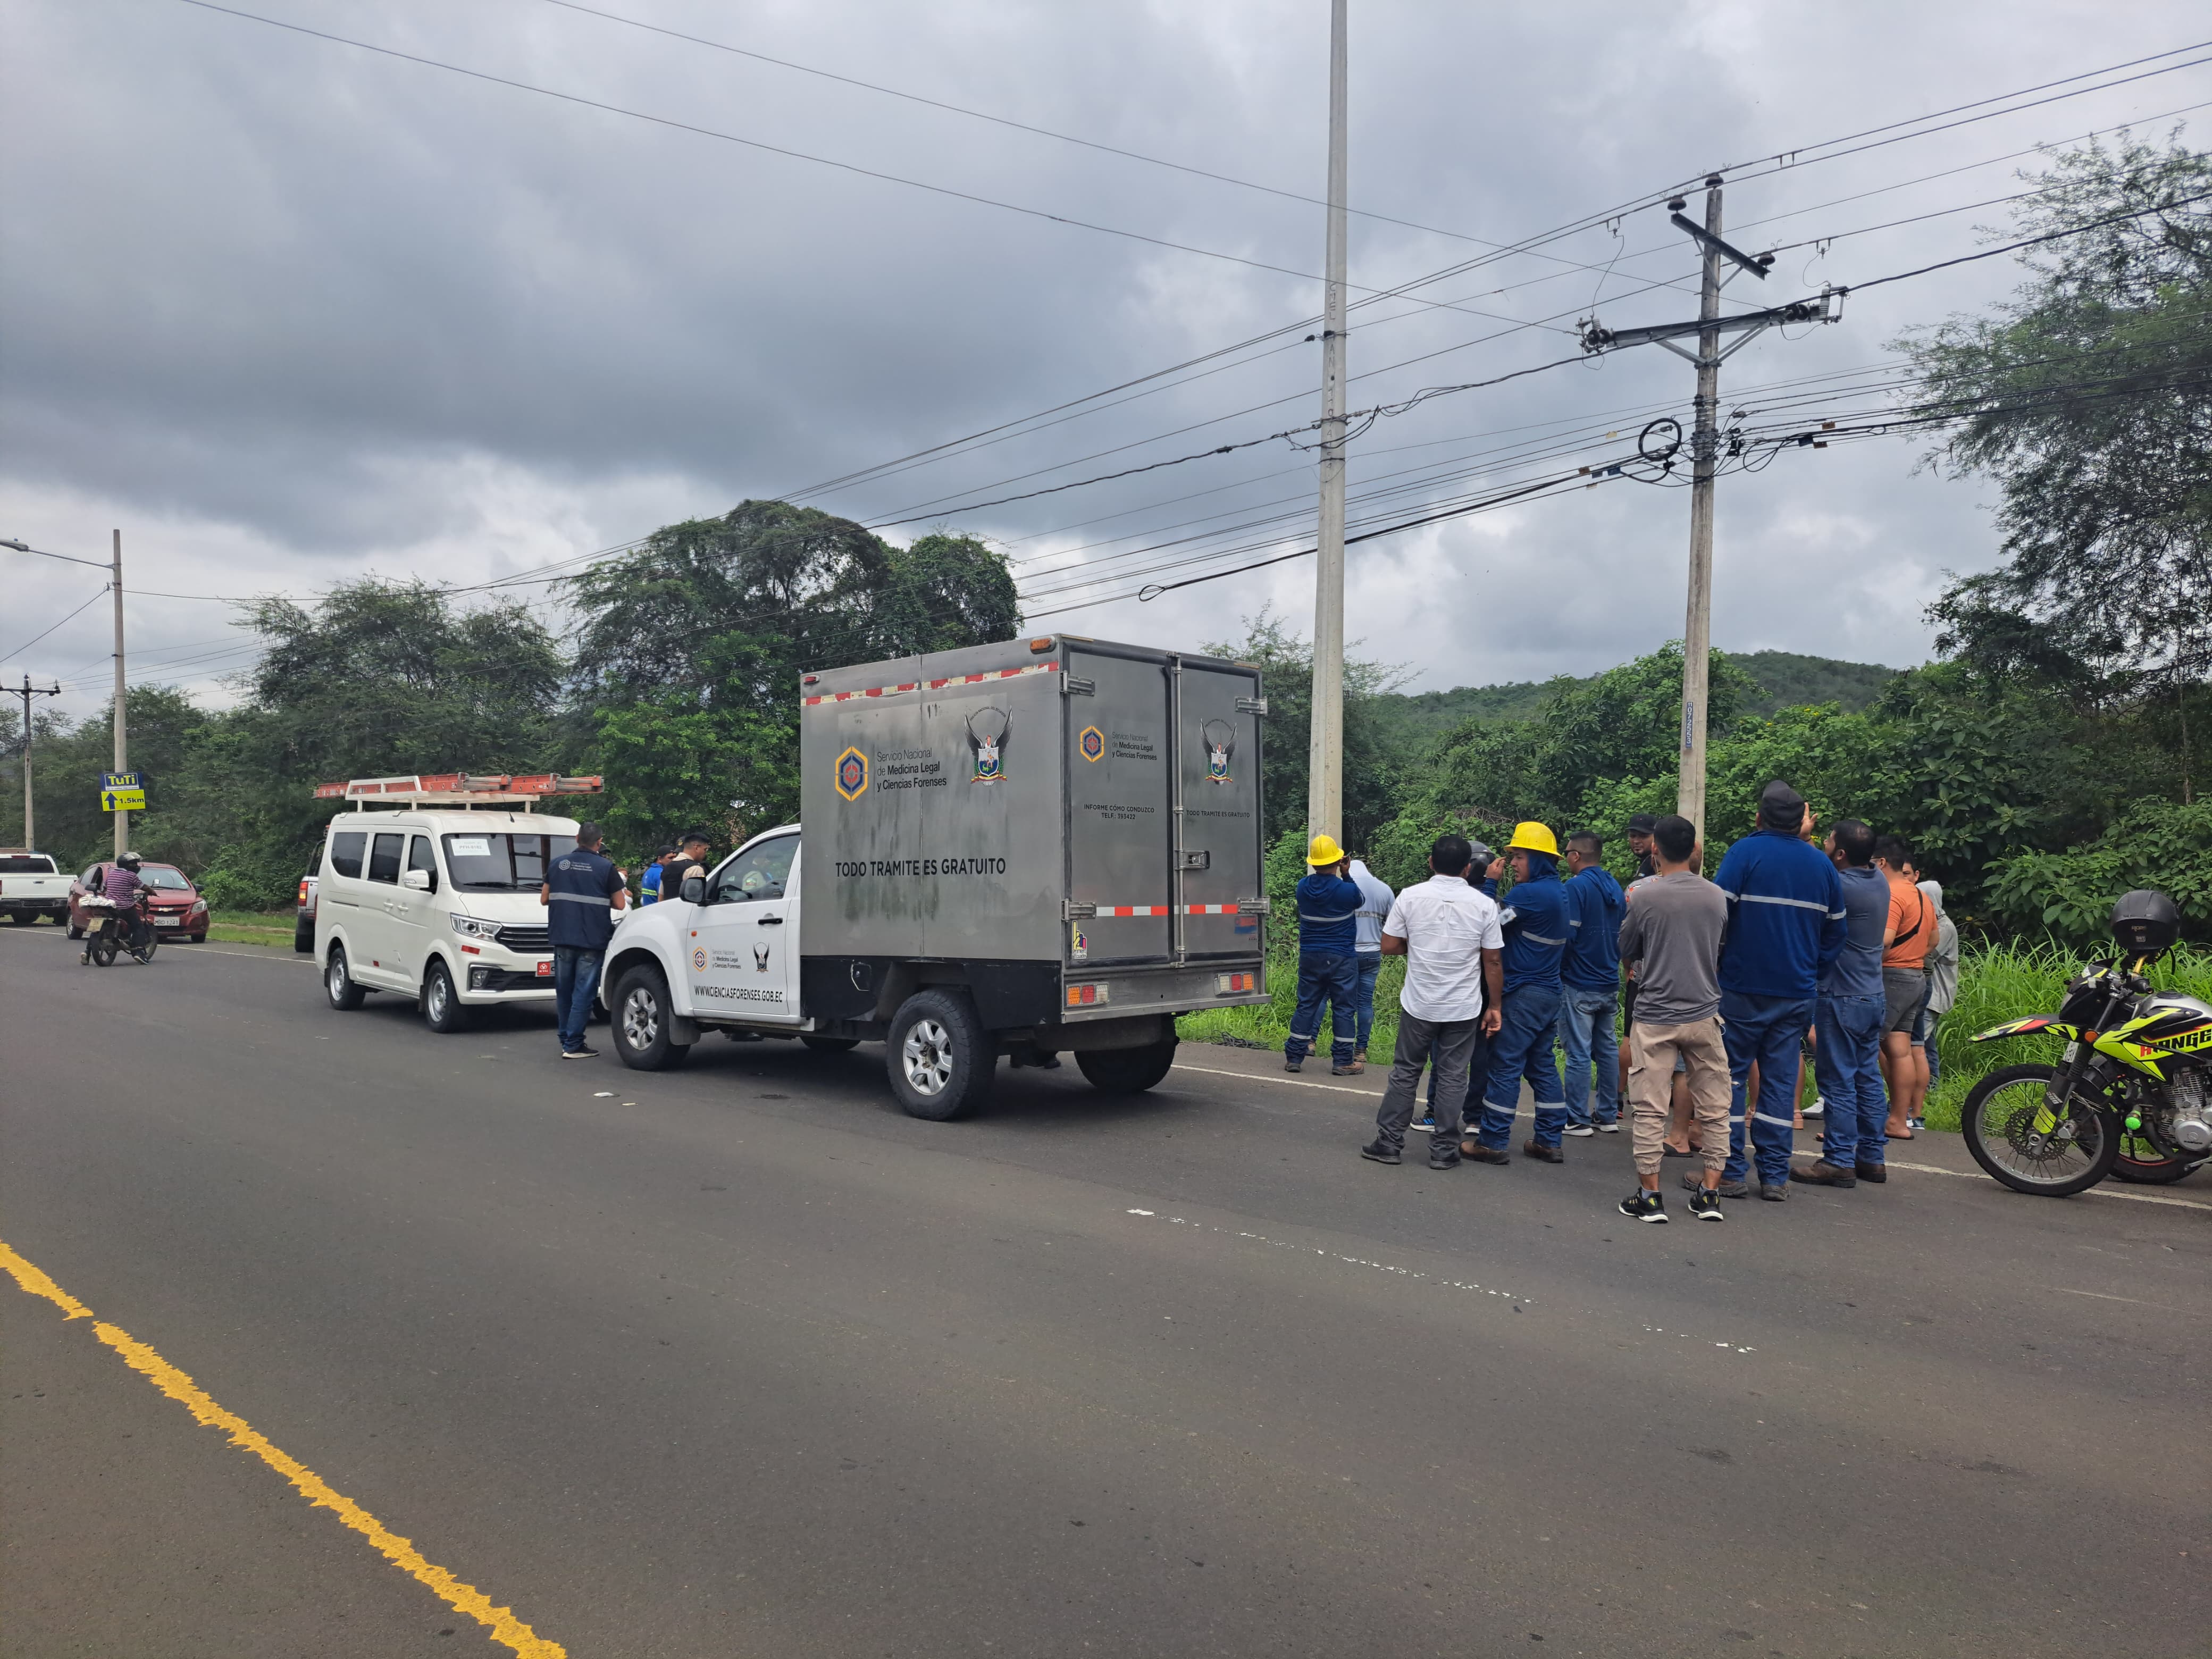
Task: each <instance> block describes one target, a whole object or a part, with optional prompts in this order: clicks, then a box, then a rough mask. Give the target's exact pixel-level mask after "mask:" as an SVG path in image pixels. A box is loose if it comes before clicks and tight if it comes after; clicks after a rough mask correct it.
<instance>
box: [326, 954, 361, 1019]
mask: <svg viewBox="0 0 2212 1659" xmlns="http://www.w3.org/2000/svg"><path fill="white" fill-rule="evenodd" d="M323 989H324V991H325V993H326V994H328V995H329V997H330V1000H331V1007H333V1008H335V1009H337V1011H338V1012H340V1013H342V1014H343V1013H349V1012H352V1011H353V1010H354V1009H356V1008H358V1007H360V1006H361V1000H362V998H363V997H365V996H367V995H368V992H366V991H364V990H362V988H361V987H360V986H358V985H356V984H355V983H354V982H353V975H352V974H351V973H350V972H349V971H348V969H347V968H346V953H345V946H344V945H332V946H331V959H330V960H329V961H328V962H327V963H324V964H323Z"/></svg>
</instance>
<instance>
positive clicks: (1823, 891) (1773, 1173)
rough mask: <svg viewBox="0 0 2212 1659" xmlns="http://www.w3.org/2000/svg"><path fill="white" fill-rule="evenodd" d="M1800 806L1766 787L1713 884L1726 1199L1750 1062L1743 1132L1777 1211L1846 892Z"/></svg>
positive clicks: (1738, 1169) (1737, 1188)
mask: <svg viewBox="0 0 2212 1659" xmlns="http://www.w3.org/2000/svg"><path fill="white" fill-rule="evenodd" d="M1804 827H1805V798H1804V796H1802V795H1801V794H1799V793H1797V792H1796V790H1795V789H1792V788H1791V787H1790V786H1789V785H1788V784H1786V783H1783V782H1781V781H1775V782H1773V783H1770V784H1768V785H1767V786H1766V787H1765V789H1764V790H1762V791H1761V792H1760V793H1759V828H1758V829H1756V830H1754V831H1753V833H1752V834H1750V835H1748V836H1745V837H1744V838H1743V839H1742V840H1741V841H1740V842H1736V843H1735V845H1734V846H1733V847H1731V848H1729V850H1728V856H1727V857H1726V858H1724V859H1723V860H1721V867H1720V869H1719V871H1718V872H1717V873H1716V874H1715V875H1714V877H1713V884H1714V885H1715V886H1716V887H1718V888H1719V889H1720V890H1721V891H1722V892H1723V894H1725V895H1726V896H1727V898H1728V907H1729V933H1728V941H1727V943H1726V944H1725V945H1723V946H1722V949H1721V975H1720V979H1721V1018H1722V1020H1723V1023H1724V1024H1723V1036H1724V1037H1725V1039H1726V1041H1727V1043H1728V1057H1729V1075H1730V1079H1731V1080H1732V1081H1733V1083H1734V1085H1735V1098H1734V1100H1733V1101H1732V1102H1731V1103H1730V1105H1729V1161H1728V1168H1727V1169H1726V1170H1724V1171H1723V1174H1722V1178H1721V1186H1720V1191H1721V1194H1722V1195H1723V1197H1729V1198H1741V1197H1742V1196H1744V1195H1745V1194H1746V1193H1747V1191H1748V1188H1747V1185H1746V1183H1745V1180H1744V1176H1745V1175H1746V1173H1747V1170H1748V1167H1749V1163H1748V1160H1747V1158H1746V1156H1745V1152H1744V1128H1745V1122H1744V1117H1745V1100H1744V1095H1745V1091H1746V1085H1747V1082H1748V1080H1749V1079H1750V1076H1751V1068H1752V1066H1753V1063H1754V1062H1756V1063H1757V1065H1758V1066H1759V1099H1758V1100H1757V1101H1756V1102H1755V1103H1752V1105H1751V1109H1750V1120H1751V1121H1750V1129H1751V1142H1752V1145H1753V1146H1754V1147H1755V1148H1756V1149H1757V1151H1758V1155H1759V1196H1760V1197H1761V1198H1764V1199H1769V1200H1774V1201H1776V1202H1779V1201H1780V1200H1783V1199H1785V1198H1787V1197H1789V1196H1790V1148H1791V1145H1792V1141H1791V1136H1790V1129H1791V1121H1790V1120H1791V1117H1792V1115H1793V1107H1794V1105H1795V1103H1794V1102H1793V1101H1792V1099H1791V1098H1790V1097H1791V1095H1792V1094H1793V1092H1794V1091H1795V1090H1796V1081H1797V1048H1798V1044H1799V1043H1800V1042H1802V1040H1803V1038H1804V1036H1805V1028H1806V1027H1807V1026H1808V1025H1810V1024H1812V1023H1813V1014H1814V1000H1815V997H1816V995H1817V993H1818V989H1819V984H1820V975H1821V974H1822V973H1823V972H1824V971H1826V969H1827V968H1828V966H1829V964H1830V963H1833V962H1834V961H1835V959H1836V957H1837V956H1838V954H1839V953H1840V952H1841V951H1842V950H1843V948H1844V936H1845V922H1844V889H1843V883H1842V881H1841V879H1840V878H1838V876H1837V874H1836V866H1835V865H1834V864H1833V863H1832V862H1831V861H1830V860H1829V858H1828V856H1827V854H1825V853H1823V852H1821V851H1820V849H1819V848H1816V847H1814V846H1813V845H1812V844H1811V843H1810V842H1807V841H1806V840H1805V839H1804V836H1803V830H1804Z"/></svg>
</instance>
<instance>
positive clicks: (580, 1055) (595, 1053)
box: [561, 1048, 599, 1060]
mask: <svg viewBox="0 0 2212 1659" xmlns="http://www.w3.org/2000/svg"><path fill="white" fill-rule="evenodd" d="M561 1058H562V1059H563V1060H597V1059H598V1058H599V1050H598V1049H597V1048H563V1049H562V1051H561Z"/></svg>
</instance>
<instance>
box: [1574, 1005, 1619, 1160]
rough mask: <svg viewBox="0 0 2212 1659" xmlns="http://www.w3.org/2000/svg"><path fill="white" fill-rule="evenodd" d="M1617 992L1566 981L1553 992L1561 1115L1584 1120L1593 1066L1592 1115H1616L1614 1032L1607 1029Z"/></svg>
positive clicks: (1607, 1119) (1610, 1119)
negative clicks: (1561, 1058)
mask: <svg viewBox="0 0 2212 1659" xmlns="http://www.w3.org/2000/svg"><path fill="white" fill-rule="evenodd" d="M1618 1000H1619V999H1618V996H1617V994H1615V993H1613V992H1612V991H1586V990H1583V989H1582V988H1581V987H1577V986H1573V985H1570V986H1567V987H1565V989H1564V990H1563V991H1562V992H1561V993H1560V996H1559V1047H1561V1048H1564V1049H1565V1050H1566V1051H1567V1075H1566V1095H1567V1121H1568V1122H1570V1123H1571V1124H1574V1125H1575V1126H1577V1127H1580V1126H1582V1125H1583V1124H1585V1123H1588V1122H1589V1121H1590V1119H1591V1116H1592V1112H1591V1109H1590V1108H1591V1102H1590V1070H1591V1068H1592V1067H1593V1066H1595V1068H1596V1070H1597V1102H1596V1112H1595V1116H1596V1119H1597V1121H1599V1122H1600V1123H1617V1122H1619V1121H1620V1036H1618V1035H1617V1034H1616V1033H1615V1032H1614V1030H1613V1014H1614V1012H1615V1005H1616V1003H1617V1002H1618Z"/></svg>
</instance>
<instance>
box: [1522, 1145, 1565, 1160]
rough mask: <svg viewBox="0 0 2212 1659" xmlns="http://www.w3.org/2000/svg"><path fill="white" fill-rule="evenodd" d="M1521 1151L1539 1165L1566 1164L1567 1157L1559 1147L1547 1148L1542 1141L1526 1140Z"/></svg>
mask: <svg viewBox="0 0 2212 1659" xmlns="http://www.w3.org/2000/svg"><path fill="white" fill-rule="evenodd" d="M1521 1150H1522V1152H1525V1153H1527V1154H1528V1156H1529V1157H1530V1158H1534V1159H1535V1160H1536V1161H1537V1162H1538V1163H1539V1164H1565V1162H1566V1161H1567V1155H1566V1154H1565V1152H1561V1151H1560V1150H1559V1148H1558V1147H1557V1146H1546V1145H1544V1143H1543V1142H1542V1141H1541V1140H1524V1141H1522V1143H1521Z"/></svg>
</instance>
